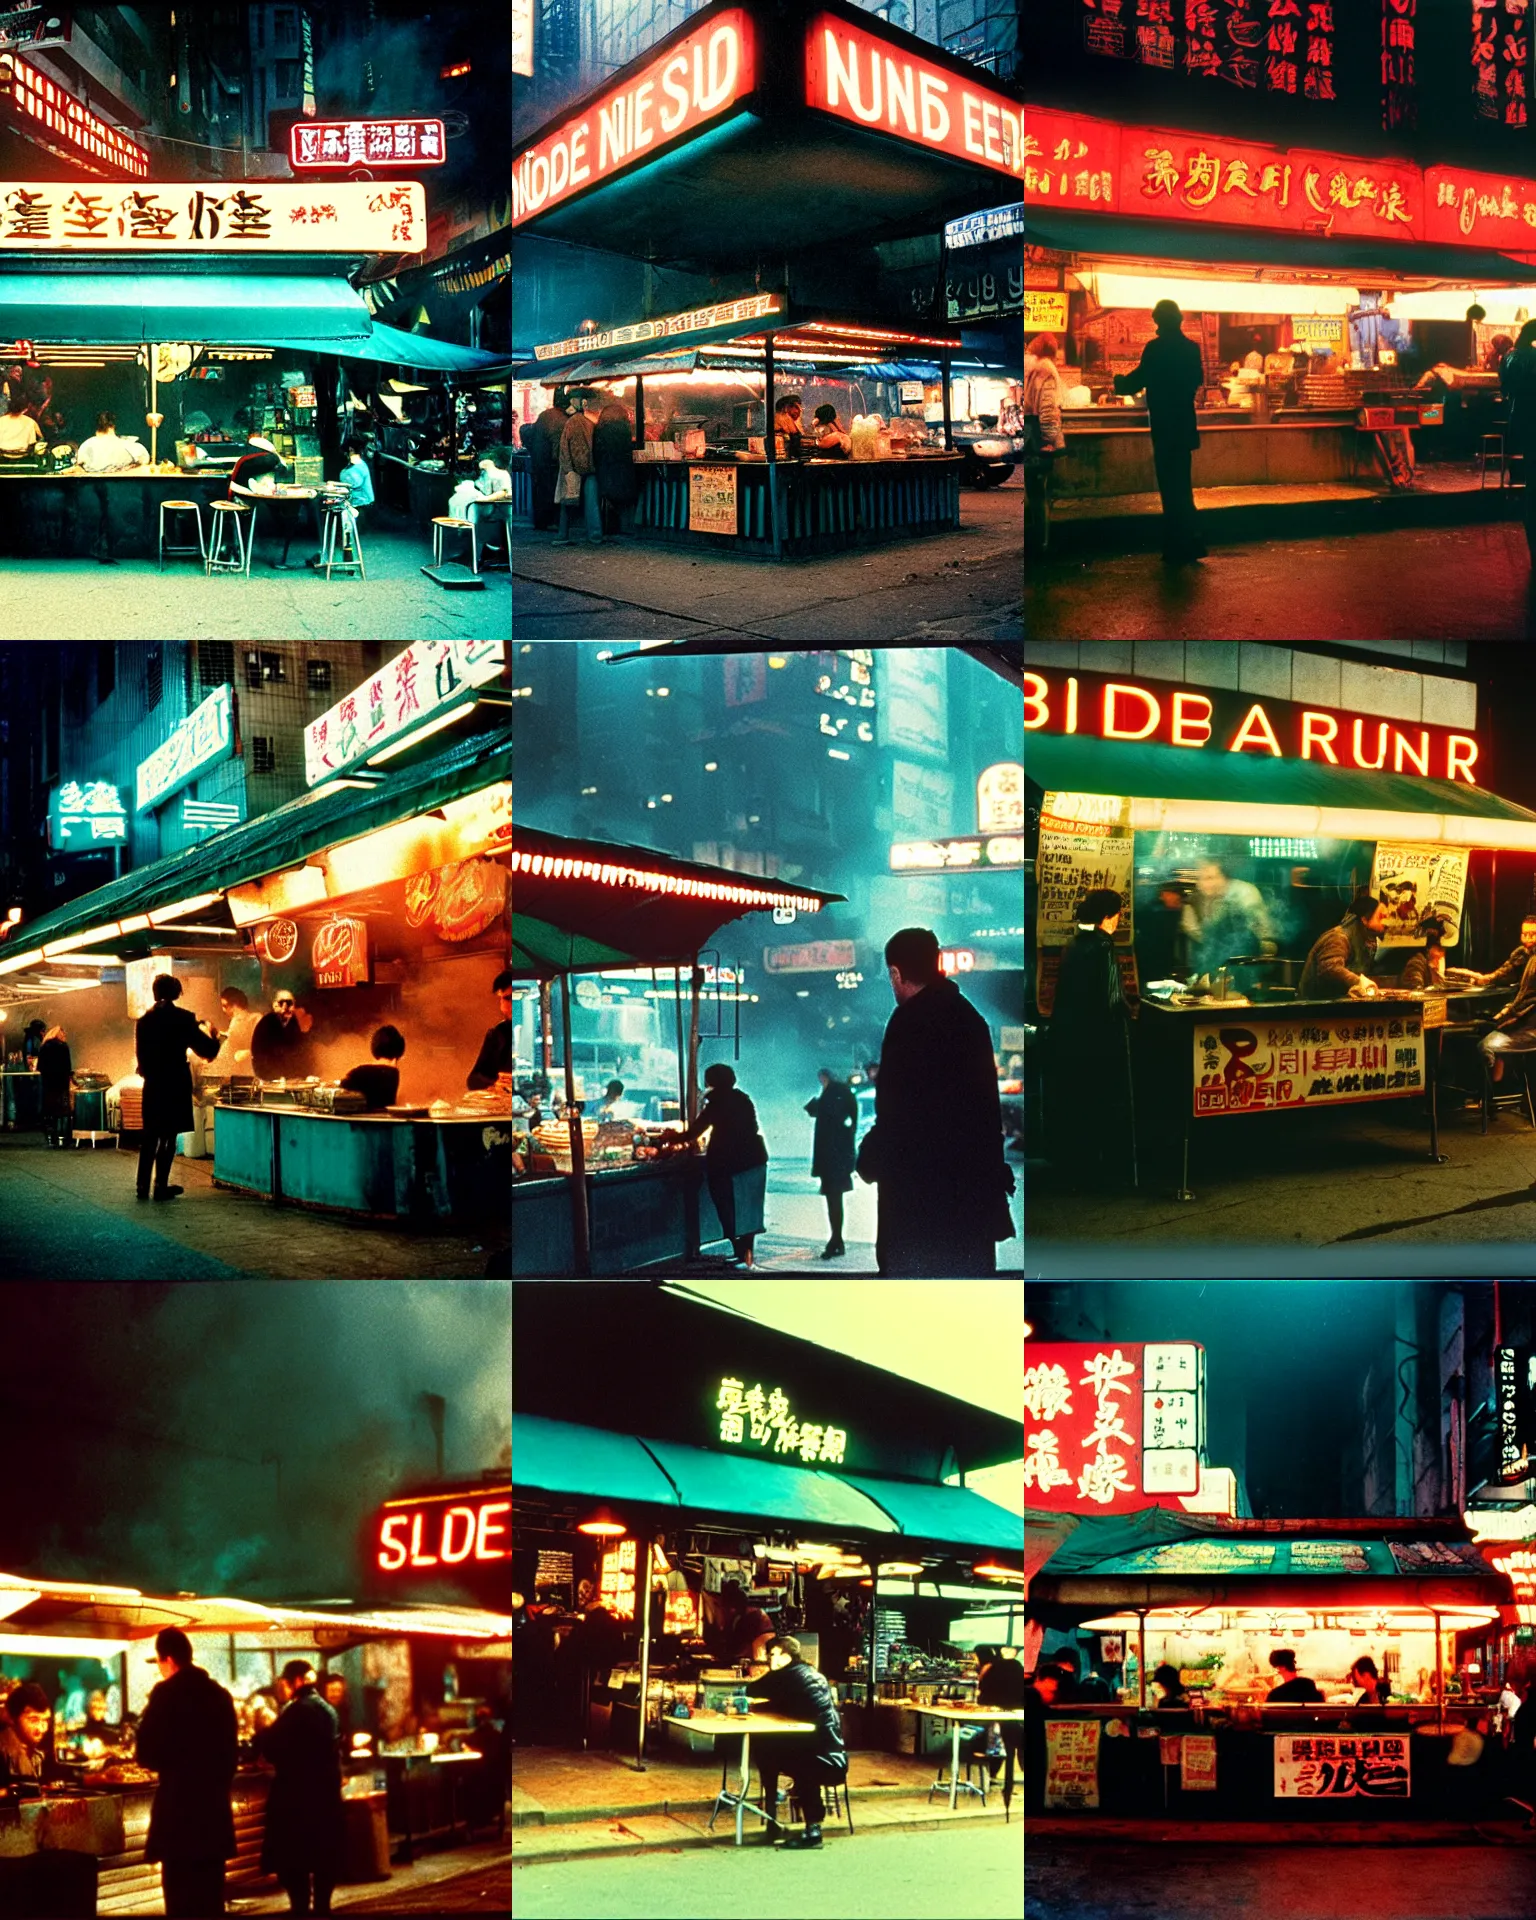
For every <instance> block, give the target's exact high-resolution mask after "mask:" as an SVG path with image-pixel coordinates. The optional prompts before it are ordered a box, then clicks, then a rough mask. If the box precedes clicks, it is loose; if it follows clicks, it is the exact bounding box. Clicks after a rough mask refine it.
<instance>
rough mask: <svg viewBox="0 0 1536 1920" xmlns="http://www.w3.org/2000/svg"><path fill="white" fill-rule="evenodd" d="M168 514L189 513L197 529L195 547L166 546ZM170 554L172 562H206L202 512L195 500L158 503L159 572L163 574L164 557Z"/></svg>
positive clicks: (206, 549)
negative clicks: (166, 517)
mask: <svg viewBox="0 0 1536 1920" xmlns="http://www.w3.org/2000/svg"><path fill="white" fill-rule="evenodd" d="M168 513H190V514H191V516H192V521H193V524H194V526H195V527H196V528H197V545H196V546H195V547H189V546H185V545H179V546H178V545H176V544H174V543H173V544H171V545H170V546H167V545H166V540H165V516H166V515H167V514H168ZM167 554H170V556H171V558H172V559H173V560H191V559H194V558H195V559H198V560H201V561H203V562H204V563H206V562H207V559H208V547H207V544H206V542H205V541H204V539H203V510H202V508H201V507H200V506H199V505H198V503H197V502H196V501H195V500H162V501H161V502H160V571H161V572H162V573H164V572H165V556H166V555H167Z"/></svg>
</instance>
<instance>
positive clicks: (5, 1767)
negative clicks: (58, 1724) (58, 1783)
mask: <svg viewBox="0 0 1536 1920" xmlns="http://www.w3.org/2000/svg"><path fill="white" fill-rule="evenodd" d="M5 1713H6V1723H5V1725H3V1726H0V1784H4V1783H7V1782H9V1781H12V1780H38V1781H42V1780H48V1779H57V1778H58V1769H57V1768H56V1767H55V1765H54V1761H53V1758H52V1756H51V1754H50V1753H49V1750H48V1732H49V1728H50V1727H51V1725H52V1723H53V1708H52V1707H51V1706H49V1704H48V1696H47V1694H46V1693H44V1692H43V1690H42V1688H41V1687H40V1686H38V1685H37V1684H36V1683H35V1682H33V1681H31V1680H24V1681H22V1682H21V1684H20V1685H19V1686H13V1687H12V1688H11V1690H10V1692H9V1693H8V1694H7V1695H6V1696H5Z"/></svg>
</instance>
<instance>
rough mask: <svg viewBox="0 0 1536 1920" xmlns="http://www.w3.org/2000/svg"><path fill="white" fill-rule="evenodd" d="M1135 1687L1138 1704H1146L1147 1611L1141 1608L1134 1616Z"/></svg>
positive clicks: (1143, 1705)
mask: <svg viewBox="0 0 1536 1920" xmlns="http://www.w3.org/2000/svg"><path fill="white" fill-rule="evenodd" d="M1136 1641H1137V1647H1136V1685H1137V1689H1138V1691H1139V1692H1140V1695H1141V1701H1140V1704H1141V1706H1142V1707H1145V1706H1146V1704H1147V1610H1146V1608H1145V1607H1141V1608H1139V1609H1138V1610H1137V1614H1136Z"/></svg>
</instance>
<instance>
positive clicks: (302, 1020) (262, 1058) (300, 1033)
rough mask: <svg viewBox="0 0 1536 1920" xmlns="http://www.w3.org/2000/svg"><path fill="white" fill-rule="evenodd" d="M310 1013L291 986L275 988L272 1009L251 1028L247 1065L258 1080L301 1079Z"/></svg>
mask: <svg viewBox="0 0 1536 1920" xmlns="http://www.w3.org/2000/svg"><path fill="white" fill-rule="evenodd" d="M314 1024H315V1017H314V1015H313V1014H312V1013H311V1012H310V1011H309V1010H308V1008H307V1007H301V1006H300V1005H299V1003H298V1001H297V999H296V998H295V996H294V992H293V989H292V987H279V988H278V990H277V992H276V993H274V994H273V996H272V1011H271V1012H270V1013H264V1014H263V1015H262V1016H261V1018H260V1019H259V1020H258V1021H257V1022H256V1024H255V1026H254V1027H252V1029H251V1065H252V1066H253V1067H254V1068H255V1070H256V1078H257V1079H258V1080H302V1079H303V1078H304V1076H305V1075H306V1074H307V1073H309V1072H310V1071H311V1069H310V1052H309V1030H310V1028H311V1027H312V1026H313V1025H314Z"/></svg>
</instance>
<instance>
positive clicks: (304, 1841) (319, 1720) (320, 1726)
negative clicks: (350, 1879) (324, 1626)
mask: <svg viewBox="0 0 1536 1920" xmlns="http://www.w3.org/2000/svg"><path fill="white" fill-rule="evenodd" d="M283 1679H284V1680H285V1681H286V1682H287V1683H288V1688H289V1699H288V1704H287V1705H286V1706H285V1707H284V1708H283V1710H282V1712H281V1713H280V1714H279V1715H278V1717H277V1719H276V1720H275V1721H274V1722H273V1723H272V1725H271V1726H270V1727H264V1728H263V1729H262V1730H261V1732H260V1733H258V1734H257V1735H256V1739H255V1742H254V1745H255V1748H256V1753H257V1757H258V1758H259V1759H262V1760H264V1761H265V1762H266V1763H267V1765H268V1766H270V1767H272V1768H273V1769H275V1776H276V1777H275V1778H274V1779H273V1782H272V1786H271V1789H270V1790H269V1792H268V1794H267V1816H266V1826H265V1831H264V1834H263V1838H262V1843H261V1864H262V1868H263V1870H264V1871H265V1872H267V1873H275V1874H276V1875H277V1877H278V1879H279V1880H281V1881H282V1883H283V1889H284V1891H285V1892H286V1893H287V1895H288V1906H289V1911H290V1912H292V1913H309V1912H311V1911H313V1912H315V1913H329V1912H330V1911H331V1891H332V1889H333V1888H334V1887H335V1885H336V1878H337V1875H338V1873H339V1872H340V1869H341V1853H342V1809H341V1761H340V1756H339V1753H338V1745H337V1743H338V1735H339V1731H340V1728H339V1723H338V1721H337V1718H336V1715H335V1713H334V1711H333V1710H332V1709H331V1707H330V1705H329V1704H328V1703H327V1702H326V1701H325V1700H323V1699H322V1698H321V1697H320V1690H319V1686H318V1684H317V1682H316V1678H315V1670H314V1668H313V1667H312V1666H311V1665H310V1663H309V1662H308V1661H307V1660H290V1661H288V1663H287V1664H286V1665H285V1666H284V1668H283ZM311 1900H313V1906H311Z"/></svg>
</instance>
